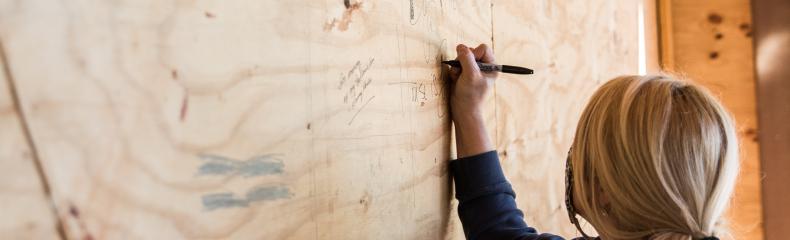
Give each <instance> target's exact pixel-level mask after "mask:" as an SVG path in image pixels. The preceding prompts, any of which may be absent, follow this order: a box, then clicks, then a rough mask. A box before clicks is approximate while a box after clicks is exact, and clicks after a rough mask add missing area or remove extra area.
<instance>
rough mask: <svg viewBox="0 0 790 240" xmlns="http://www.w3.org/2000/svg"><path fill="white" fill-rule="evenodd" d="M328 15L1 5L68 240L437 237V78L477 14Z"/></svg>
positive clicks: (444, 180) (479, 29)
mask: <svg viewBox="0 0 790 240" xmlns="http://www.w3.org/2000/svg"><path fill="white" fill-rule="evenodd" d="M347 2H348V3H347V4H346V3H344V2H343V1H321V0H312V1H304V0H303V1H237V2H212V1H194V2H190V1H186V2H185V1H112V2H107V1H93V0H83V1H67V2H52V1H44V0H29V1H28V0H25V1H4V3H3V4H4V5H3V6H5V7H7V8H6V9H13V10H14V11H13V12H15V13H14V14H9V15H3V17H2V18H3V19H2V21H3V22H7V23H9V24H6V25H4V34H3V35H2V40H3V42H4V43H6V45H7V48H8V55H9V59H10V61H12V62H13V63H14V72H15V77H16V78H17V79H18V82H19V84H18V86H17V87H18V91H19V93H20V97H21V99H22V102H21V105H22V106H23V109H24V112H25V115H26V117H27V119H28V120H29V124H30V126H31V130H32V131H31V132H32V135H33V136H34V139H35V141H36V143H37V145H38V146H39V151H40V153H39V155H40V156H41V158H42V162H43V163H44V166H45V169H46V171H47V172H48V173H49V174H50V177H51V183H50V184H51V186H52V188H53V198H54V201H55V204H56V206H57V209H58V212H59V215H62V216H64V217H65V219H64V224H65V229H66V233H67V235H68V237H69V238H75V239H85V238H92V239H226V238H232V239H442V238H444V237H445V236H446V235H447V236H450V235H449V234H446V231H450V232H453V233H452V234H457V232H458V231H459V230H460V228H459V227H458V226H457V225H451V224H450V223H449V219H450V217H449V215H450V209H451V208H452V206H451V205H450V198H451V193H450V188H449V183H450V182H449V180H448V175H447V174H446V172H447V171H446V163H447V161H448V160H449V155H448V152H449V118H448V115H447V109H446V101H445V98H446V92H445V91H444V89H443V87H442V82H441V81H442V78H441V77H442V76H441V74H440V71H439V61H440V60H442V59H443V58H445V56H447V55H448V51H447V49H448V46H450V47H451V46H454V45H453V44H454V43H458V42H466V43H479V42H484V43H490V32H491V29H490V28H491V22H490V21H491V15H490V3H489V2H487V1H479V2H460V1H429V0H413V1H392V2H384V1H347ZM6 9H4V10H6ZM9 12H10V10H9ZM449 49H451V50H452V48H449ZM452 55H453V56H454V55H455V54H452ZM448 229H449V230H448Z"/></svg>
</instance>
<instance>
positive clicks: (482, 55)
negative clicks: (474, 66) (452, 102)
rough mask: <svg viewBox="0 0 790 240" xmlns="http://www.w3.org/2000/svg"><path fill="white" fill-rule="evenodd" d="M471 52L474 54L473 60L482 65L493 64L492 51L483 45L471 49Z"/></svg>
mask: <svg viewBox="0 0 790 240" xmlns="http://www.w3.org/2000/svg"><path fill="white" fill-rule="evenodd" d="M472 52H473V53H474V54H475V59H477V60H478V61H480V62H484V63H494V51H493V50H492V49H491V48H490V47H488V45H486V44H485V43H484V44H480V45H479V46H477V47H476V48H474V49H472Z"/></svg>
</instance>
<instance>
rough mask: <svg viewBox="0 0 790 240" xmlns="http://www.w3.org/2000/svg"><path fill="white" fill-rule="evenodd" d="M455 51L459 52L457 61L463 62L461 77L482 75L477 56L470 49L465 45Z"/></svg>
mask: <svg viewBox="0 0 790 240" xmlns="http://www.w3.org/2000/svg"><path fill="white" fill-rule="evenodd" d="M455 50H456V51H457V52H458V57H457V59H458V61H459V62H461V75H465V74H479V73H480V67H478V66H477V62H476V61H475V56H474V54H472V51H470V50H469V48H468V47H466V46H464V45H463V44H458V47H456V48H455Z"/></svg>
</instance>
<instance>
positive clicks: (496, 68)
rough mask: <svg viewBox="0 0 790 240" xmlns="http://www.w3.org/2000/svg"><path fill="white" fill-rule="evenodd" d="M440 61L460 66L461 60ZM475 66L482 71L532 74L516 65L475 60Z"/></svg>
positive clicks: (527, 69)
mask: <svg viewBox="0 0 790 240" xmlns="http://www.w3.org/2000/svg"><path fill="white" fill-rule="evenodd" d="M442 63H444V64H447V65H450V66H453V67H457V68H461V62H459V61H458V60H452V61H442ZM477 66H479V67H480V71H483V72H503V73H515V74H532V69H529V68H524V67H516V66H510V65H496V64H490V63H481V62H477Z"/></svg>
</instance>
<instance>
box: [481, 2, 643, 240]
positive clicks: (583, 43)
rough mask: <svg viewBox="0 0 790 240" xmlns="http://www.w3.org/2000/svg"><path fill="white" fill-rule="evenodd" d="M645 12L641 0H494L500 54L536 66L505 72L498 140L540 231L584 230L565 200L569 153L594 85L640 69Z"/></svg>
mask: <svg viewBox="0 0 790 240" xmlns="http://www.w3.org/2000/svg"><path fill="white" fill-rule="evenodd" d="M637 13H638V12H637V2H636V1H577V2H558V1H518V0H501V1H494V11H493V14H494V50H495V53H496V54H497V61H498V62H501V63H505V64H514V65H525V66H529V67H532V68H534V70H535V75H530V76H526V77H525V76H520V75H502V76H501V78H500V79H499V80H497V85H496V121H497V128H496V129H497V130H496V143H497V150H498V151H499V154H500V158H501V159H502V161H503V165H504V168H505V172H506V174H507V176H508V178H509V179H510V181H511V182H512V183H513V186H514V188H515V190H516V192H517V193H518V196H519V197H518V198H517V202H518V205H519V207H521V208H522V210H523V211H524V212H525V216H526V217H525V219H526V221H527V223H528V224H531V225H533V226H535V227H537V228H538V230H539V231H546V232H551V233H556V234H561V235H563V236H566V237H577V236H580V234H579V233H577V232H576V230H575V227H573V225H572V224H571V223H570V221H569V220H568V214H567V212H566V210H565V207H564V204H563V201H564V194H565V192H564V190H565V188H564V169H565V158H566V154H567V152H568V147H569V146H570V144H571V142H572V140H573V134H574V131H575V129H576V123H577V121H578V118H579V115H580V114H581V111H582V109H583V108H584V105H585V104H586V102H587V99H588V98H589V97H590V96H591V95H592V93H593V91H594V90H595V89H596V88H597V87H598V86H599V85H601V84H602V83H604V82H605V81H607V80H609V79H610V78H613V77H615V76H619V75H623V74H636V73H637V69H638V67H637V62H638V61H637V56H638V55H637V54H638V52H637V47H638V42H637V39H638V36H637V25H636V23H637V17H638V14H637ZM586 231H587V232H588V233H593V234H594V231H592V228H591V227H590V226H586Z"/></svg>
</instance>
